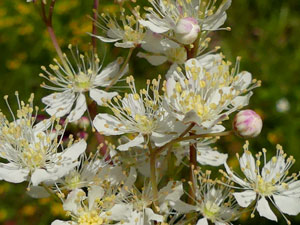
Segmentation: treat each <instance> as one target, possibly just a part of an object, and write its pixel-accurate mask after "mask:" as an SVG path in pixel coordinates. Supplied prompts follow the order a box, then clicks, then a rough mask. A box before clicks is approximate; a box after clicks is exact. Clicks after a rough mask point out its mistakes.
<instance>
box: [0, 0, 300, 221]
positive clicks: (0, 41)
mask: <svg viewBox="0 0 300 225" xmlns="http://www.w3.org/2000/svg"><path fill="white" fill-rule="evenodd" d="M138 3H140V4H141V5H146V0H141V1H140V0H138ZM92 4H93V1H92V0H84V1H83V0H57V5H56V7H55V12H54V28H55V31H56V34H57V36H58V39H59V43H60V45H61V46H62V49H63V50H66V46H67V45H68V44H69V43H72V44H74V45H78V47H79V48H80V49H81V50H87V49H89V46H90V37H89V36H88V35H87V34H86V32H90V31H91V20H90V19H89V18H88V15H90V14H91V8H92ZM100 11H110V12H115V13H118V6H117V5H115V4H114V3H113V1H112V0H106V1H103V0H100ZM299 12H300V1H299V0H286V1H275V0H236V1H233V4H232V6H231V8H230V9H229V10H228V20H227V22H226V26H230V27H231V28H232V31H231V32H227V31H219V32H217V33H215V34H214V36H213V41H212V46H215V45H219V46H221V47H222V52H223V53H224V54H225V55H226V56H227V58H228V59H230V60H232V61H234V60H235V58H236V56H241V57H242V62H241V70H247V71H250V72H251V73H252V74H253V77H255V78H257V79H260V80H262V84H263V85H262V87H261V88H258V89H255V90H254V95H253V97H252V99H251V104H250V105H249V108H252V109H254V110H256V111H257V112H258V113H259V114H260V115H261V116H262V117H263V119H264V128H263V131H262V134H261V135H260V136H259V137H258V138H256V139H253V140H251V142H250V146H251V151H252V152H257V151H259V150H261V148H262V147H266V148H267V149H268V150H269V153H270V154H271V153H272V152H274V150H275V146H276V144H277V143H280V144H281V145H283V147H284V149H285V151H286V152H287V153H288V154H292V155H294V156H295V158H296V159H300V148H299V142H300V141H299V137H300V105H299V102H300V42H299V37H300V13H299ZM98 45H99V54H100V55H106V57H105V62H106V63H108V62H110V61H112V60H113V59H115V58H116V57H118V56H123V55H124V56H125V55H126V53H127V52H126V50H123V49H116V48H112V45H107V44H100V43H99V42H98ZM135 53H136V52H135ZM53 57H56V54H55V51H54V49H53V47H52V44H51V41H50V39H49V37H48V34H47V32H46V30H45V27H44V24H43V23H42V21H41V19H40V15H39V8H37V7H35V6H34V5H33V4H28V3H26V2H25V0H13V1H12V0H1V1H0V96H3V95H6V94H8V95H10V96H11V97H10V102H11V104H12V105H16V101H15V99H14V96H13V95H14V92H15V91H16V90H18V91H19V93H20V96H21V99H24V100H25V99H28V97H29V94H30V93H31V92H34V93H35V95H36V101H35V102H36V104H37V105H40V107H41V108H42V107H43V106H42V105H41V104H40V103H39V101H38V100H39V99H40V98H41V97H43V96H45V95H47V94H49V92H48V91H47V90H44V89H42V88H40V87H39V85H40V83H41V82H42V81H43V79H42V78H40V77H39V76H38V74H39V73H40V72H41V70H40V66H41V65H45V66H47V65H48V64H49V63H51V62H52V58H53ZM133 65H134V68H133ZM145 68H146V69H145ZM166 70H167V65H165V66H162V67H160V68H151V66H150V65H149V64H148V63H147V62H146V61H145V60H144V59H138V58H134V59H133V60H132V61H131V73H132V74H134V75H135V77H136V79H138V80H139V81H140V82H139V83H141V82H142V81H144V80H145V78H150V77H156V76H157V74H158V73H162V74H163V73H164V72H165V71H166ZM0 108H1V109H2V110H3V111H4V112H7V107H6V105H5V102H4V100H0ZM228 126H230V124H228ZM243 143H244V140H242V139H240V138H237V137H235V136H229V137H226V138H223V139H222V140H221V141H220V143H219V149H220V150H221V151H223V152H228V153H229V154H230V155H231V156H234V155H235V153H236V152H241V151H242V145H243ZM231 158H232V159H231V160H230V164H231V165H233V166H234V165H236V164H237V161H236V159H235V157H231ZM299 170H300V164H298V163H297V162H296V164H295V165H294V167H293V169H292V171H291V172H295V171H299ZM25 188H26V185H23V184H20V185H11V184H8V183H5V182H0V224H5V225H15V224H18V225H19V224H20V225H27V224H28V225H29V224H31V225H33V224H36V225H42V224H50V223H51V221H53V219H54V218H55V217H61V216H63V215H64V213H63V210H62V209H61V206H60V204H58V203H55V202H52V201H51V200H50V199H41V200H32V199H30V198H29V197H28V196H26V195H24V191H25ZM278 217H279V220H280V221H279V222H280V224H285V221H284V220H283V219H282V217H281V216H280V215H279V214H278ZM248 219H249V218H248V217H246V216H245V217H243V218H242V219H241V221H240V222H241V223H242V224H255V223H257V222H258V221H259V223H260V224H273V222H270V221H268V220H265V219H262V218H258V216H257V217H256V218H255V219H253V220H248ZM291 221H292V223H294V224H297V223H300V216H298V217H295V218H291ZM236 224H239V222H236Z"/></svg>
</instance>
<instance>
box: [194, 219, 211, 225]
mask: <svg viewBox="0 0 300 225" xmlns="http://www.w3.org/2000/svg"><path fill="white" fill-rule="evenodd" d="M196 225H208V222H207V219H206V218H202V219H200V220H198V222H197V224H196Z"/></svg>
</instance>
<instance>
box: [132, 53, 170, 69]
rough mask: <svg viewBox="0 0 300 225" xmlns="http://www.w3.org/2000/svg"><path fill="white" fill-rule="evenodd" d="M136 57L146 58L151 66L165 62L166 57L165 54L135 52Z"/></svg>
mask: <svg viewBox="0 0 300 225" xmlns="http://www.w3.org/2000/svg"><path fill="white" fill-rule="evenodd" d="M137 56H138V57H140V58H144V59H146V60H147V61H148V62H149V63H150V64H151V65H153V66H159V65H161V64H163V63H165V62H166V61H167V60H168V58H167V57H166V56H162V55H150V54H146V53H143V52H139V53H138V54H137Z"/></svg>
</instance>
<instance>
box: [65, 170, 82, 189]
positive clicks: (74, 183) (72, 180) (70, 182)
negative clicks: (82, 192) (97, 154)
mask: <svg viewBox="0 0 300 225" xmlns="http://www.w3.org/2000/svg"><path fill="white" fill-rule="evenodd" d="M65 182H66V186H67V187H68V188H69V189H75V188H78V187H79V184H80V174H79V173H78V172H77V171H73V172H71V173H70V174H69V175H68V176H66V178H65Z"/></svg>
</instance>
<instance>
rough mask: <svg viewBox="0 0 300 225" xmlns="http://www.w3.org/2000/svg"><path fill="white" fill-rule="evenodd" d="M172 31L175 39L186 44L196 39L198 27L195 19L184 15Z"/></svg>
mask: <svg viewBox="0 0 300 225" xmlns="http://www.w3.org/2000/svg"><path fill="white" fill-rule="evenodd" d="M174 31H175V37H176V39H177V40H178V41H179V42H180V43H182V44H185V45H188V44H192V43H193V42H194V41H195V40H196V39H197V37H198V33H199V32H200V27H199V25H198V21H197V20H196V19H194V18H192V17H186V18H183V19H180V20H179V21H178V23H177V25H176V27H175V30H174Z"/></svg>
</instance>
